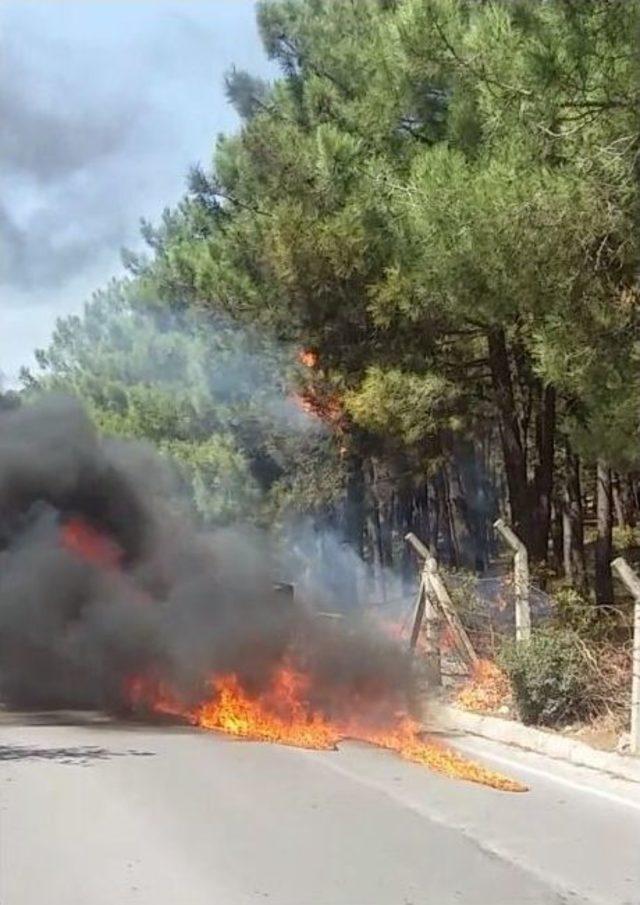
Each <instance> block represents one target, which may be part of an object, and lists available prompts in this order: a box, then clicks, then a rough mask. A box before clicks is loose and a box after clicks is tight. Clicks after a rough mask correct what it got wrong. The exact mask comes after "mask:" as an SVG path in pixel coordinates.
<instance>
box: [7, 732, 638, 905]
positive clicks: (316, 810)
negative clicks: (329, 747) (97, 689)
mask: <svg viewBox="0 0 640 905" xmlns="http://www.w3.org/2000/svg"><path fill="white" fill-rule="evenodd" d="M458 746H459V747H461V748H463V749H464V750H465V752H466V753H473V754H474V755H475V756H476V757H477V758H478V759H482V760H484V761H485V762H486V763H487V764H488V765H489V766H491V767H493V768H496V769H498V768H499V769H502V770H503V772H505V773H507V774H509V775H511V776H514V777H518V778H520V779H522V780H524V781H525V782H527V783H528V784H529V785H530V787H531V791H530V792H528V793H527V794H520V795H517V794H507V793H501V792H497V791H494V790H491V789H487V788H483V787H480V786H475V785H472V784H470V783H464V782H460V781H454V780H450V779H446V778H444V777H441V776H437V775H435V774H432V773H430V772H428V771H427V770H425V769H424V768H421V767H418V766H415V765H412V764H408V763H404V762H402V761H400V760H399V759H398V758H397V757H396V756H395V755H393V754H391V753H388V752H385V751H379V750H376V749H372V748H368V747H365V746H362V745H356V744H346V745H344V746H343V747H342V748H341V750H340V751H338V752H333V751H301V750H296V749H293V748H282V747H275V746H270V745H264V744H257V743H250V742H239V741H236V740H233V739H230V738H227V737H224V736H219V735H216V734H211V733H205V732H199V731H195V730H190V729H185V728H182V727H149V726H141V727H140V726H122V725H115V724H112V723H108V722H105V721H104V720H100V719H96V718H89V717H87V718H85V720H84V721H80V720H79V719H78V717H74V718H73V720H72V721H71V720H70V721H69V722H68V724H66V723H65V719H64V718H63V717H61V716H60V715H58V716H57V717H56V718H53V717H50V716H49V717H40V718H37V717H30V718H29V719H27V718H24V717H20V716H17V715H14V716H13V717H5V718H3V720H2V722H1V723H0V903H1V905H36V903H37V905H129V903H131V905H134V903H135V905H169V903H171V905H249V903H264V905H427V903H429V905H448V903H456V905H458V903H474V905H488V903H491V905H500V903H504V905H518V903H532V905H546V903H582V902H593V903H617V905H618V903H640V785H636V784H632V783H625V782H623V781H618V780H614V779H612V778H608V777H605V776H600V775H598V774H595V773H593V772H592V771H589V770H585V769H579V768H573V767H569V766H567V765H560V764H558V763H556V762H553V761H548V760H546V759H543V758H541V757H538V756H536V755H532V754H525V753H518V752H516V751H515V750H514V749H512V748H507V747H501V746H495V745H491V744H489V743H481V742H480V741H478V740H471V739H461V740H459V741H458Z"/></svg>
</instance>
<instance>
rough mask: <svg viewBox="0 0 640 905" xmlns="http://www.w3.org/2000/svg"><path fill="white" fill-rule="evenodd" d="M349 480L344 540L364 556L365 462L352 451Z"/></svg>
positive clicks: (345, 508) (347, 483)
mask: <svg viewBox="0 0 640 905" xmlns="http://www.w3.org/2000/svg"><path fill="white" fill-rule="evenodd" d="M346 466H347V468H346V470H347V480H346V493H345V507H344V532H343V535H344V541H345V543H347V544H349V546H350V547H353V549H354V550H355V551H356V553H357V554H358V556H362V542H363V537H364V524H365V509H364V462H363V459H362V456H360V455H358V454H357V453H351V454H350V455H349V458H348V459H347V462H346Z"/></svg>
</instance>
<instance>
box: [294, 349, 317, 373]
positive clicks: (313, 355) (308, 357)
mask: <svg viewBox="0 0 640 905" xmlns="http://www.w3.org/2000/svg"><path fill="white" fill-rule="evenodd" d="M298 361H299V362H300V364H303V365H304V366H305V367H306V368H315V367H316V366H317V364H318V353H317V352H314V351H313V349H300V351H299V352H298Z"/></svg>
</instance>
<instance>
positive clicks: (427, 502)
mask: <svg viewBox="0 0 640 905" xmlns="http://www.w3.org/2000/svg"><path fill="white" fill-rule="evenodd" d="M258 18H259V25H260V29H261V33H262V36H263V41H264V46H265V49H266V51H267V53H268V54H269V56H270V57H271V58H272V59H273V60H274V61H275V62H276V63H277V64H278V66H279V68H280V72H281V75H280V77H279V78H278V79H276V80H275V81H274V82H273V83H272V84H269V85H267V84H265V83H264V82H262V81H259V80H256V79H253V78H252V77H251V76H250V75H249V74H247V73H241V72H232V73H231V74H230V75H229V78H228V83H227V88H228V95H229V99H230V101H231V102H232V103H233V104H234V106H235V107H236V110H237V111H238V113H239V115H240V117H241V119H242V126H241V129H240V130H239V131H238V132H237V134H234V135H229V136H224V137H222V138H220V139H219V140H218V142H217V144H216V147H215V153H214V159H213V164H212V167H211V169H210V170H208V171H201V170H195V171H194V172H193V173H192V175H191V178H190V182H189V191H188V193H187V195H186V197H185V198H184V200H183V201H182V203H181V204H180V205H179V206H178V207H177V208H176V209H175V210H172V211H167V212H166V214H165V216H164V217H163V219H162V222H161V223H160V224H159V225H158V226H151V225H149V224H144V226H143V234H144V237H145V239H146V241H147V243H148V246H149V254H148V255H147V256H139V255H134V254H130V253H129V254H128V255H127V265H128V268H129V271H130V277H129V279H128V280H127V281H126V282H125V283H124V284H114V285H113V286H111V287H110V288H109V289H107V290H106V291H105V292H103V293H100V294H98V296H96V298H95V299H94V301H93V302H91V303H90V304H89V305H88V307H87V309H86V312H85V315H84V317H82V318H72V319H69V320H67V321H65V322H62V323H61V324H60V325H59V327H58V331H57V333H56V335H55V337H54V340H53V342H52V345H51V347H50V348H49V349H48V350H47V351H46V352H43V353H41V355H40V365H41V371H40V373H39V374H36V375H30V376H29V377H28V378H27V379H28V380H30V381H31V383H32V385H40V386H41V385H50V384H53V385H55V386H56V387H59V388H67V389H68V388H71V389H73V391H75V392H78V393H79V394H80V395H81V396H83V397H84V398H86V399H87V400H88V402H89V404H90V406H91V408H92V411H93V412H94V414H95V417H96V419H97V420H98V422H99V423H100V424H101V426H103V427H104V428H105V429H107V430H110V431H112V432H115V433H121V434H127V435H128V434H133V435H135V436H140V437H146V438H149V439H150V440H152V441H153V442H154V443H157V444H158V445H159V446H160V447H161V448H163V449H165V450H167V452H169V453H172V454H174V455H176V456H177V457H178V458H179V459H181V460H182V461H183V462H184V463H186V464H187V465H188V466H189V467H190V471H188V473H189V474H190V475H191V478H190V480H192V481H193V487H194V492H195V494H196V496H197V498H198V500H199V507H200V510H201V512H202V513H203V517H204V518H206V519H209V520H212V521H216V520H220V519H228V518H230V517H231V516H232V515H233V514H236V513H244V514H246V513H247V512H248V511H251V512H255V511H257V510H258V509H259V510H260V511H261V512H262V514H263V515H262V517H264V518H268V517H271V516H272V515H273V514H274V513H279V512H281V511H282V510H283V508H284V509H289V510H291V509H293V510H297V511H304V512H307V513H311V514H313V515H314V516H315V517H316V518H317V519H320V520H327V519H328V520H329V521H330V522H331V523H333V524H335V525H339V526H340V528H341V530H342V532H343V535H344V537H345V539H346V540H347V541H348V542H349V543H350V544H352V545H353V547H354V548H355V549H356V550H358V551H359V552H363V553H364V555H365V557H367V558H368V559H370V560H372V561H373V562H374V563H377V564H379V565H387V564H390V563H392V562H394V561H395V560H396V559H397V558H398V556H399V555H400V554H399V551H400V550H401V549H402V544H401V542H400V541H401V538H402V535H403V534H404V533H405V532H406V531H407V530H414V531H416V532H417V533H418V534H419V535H421V536H422V537H424V538H425V540H428V541H429V542H430V544H431V545H432V546H433V547H434V549H437V550H438V551H439V554H440V556H441V557H443V558H444V559H445V560H447V561H448V562H450V563H452V564H454V565H463V566H468V567H473V568H476V569H480V570H482V569H484V568H486V566H487V565H488V562H489V559H490V557H491V555H492V552H493V547H492V544H493V540H492V535H491V522H492V520H493V519H494V518H495V517H496V515H497V514H498V512H499V511H501V510H502V511H507V512H508V515H509V518H510V519H511V521H512V523H513V524H514V526H515V528H516V530H517V531H518V532H519V534H520V535H521V537H522V538H523V539H524V540H525V542H526V544H527V546H528V548H529V550H530V553H531V555H532V557H533V558H534V559H536V560H538V561H539V562H541V563H544V562H546V561H547V560H549V561H550V564H551V565H552V566H553V568H555V569H556V571H558V572H560V573H562V574H564V575H565V576H566V577H567V579H568V580H569V581H571V582H572V583H573V584H574V585H576V587H579V588H580V589H581V590H584V589H585V586H586V585H587V584H588V583H589V581H590V577H589V576H590V573H591V571H592V569H591V566H590V563H589V562H587V560H588V557H587V558H585V541H584V522H585V518H587V517H593V518H594V519H595V518H596V516H597V526H596V539H595V544H594V549H595V556H594V560H593V562H594V565H595V591H596V598H597V599H598V601H599V602H601V603H607V602H610V599H611V596H612V586H611V576H610V571H609V561H610V559H611V543H612V540H611V538H612V522H613V519H614V515H615V520H616V522H617V524H618V526H619V527H620V528H628V527H629V526H631V527H633V525H634V524H635V519H636V516H637V510H638V503H639V491H640V482H639V480H638V477H639V472H638V471H637V469H639V468H640V465H639V462H638V413H639V411H640V394H639V386H638V380H639V376H640V370H639V368H638V365H639V361H638V357H639V352H640V344H639V339H640V327H639V319H638V313H639V310H640V308H639V284H638V276H637V274H638V246H637V238H638V178H639V176H640V173H639V164H638V160H639V159H640V128H639V124H640V119H639V114H640V97H639V93H640V89H639V88H638V86H639V85H640V79H639V78H638V75H639V74H638V71H637V69H638V58H637V41H638V37H639V35H640V31H639V27H640V7H639V4H638V2H637V0H581V2H574V0H549V2H544V3H534V2H526V0H517V2H514V0H493V2H488V3H481V2H476V0H395V2H394V0H391V2H389V0H358V2H355V3H347V2H344V0H274V2H262V3H260V4H259V5H258ZM231 324H233V327H232V326H230V325H231ZM275 349H289V350H293V351H295V350H300V351H304V352H306V355H305V356H303V358H304V359H305V361H306V362H307V366H306V367H304V366H303V367H298V368H296V367H294V366H292V365H291V359H292V358H294V354H293V353H292V354H289V353H287V354H286V355H285V354H284V353H277V354H276V352H275V351H274V350H275ZM238 356H239V357H238ZM249 359H250V360H251V361H252V362H253V363H254V366H255V373H254V374H250V375H249V382H247V373H246V370H247V369H246V367H245V365H244V364H241V365H238V362H239V361H242V362H246V361H248V360H249ZM284 359H286V361H285V360H284ZM234 363H235V364H234ZM234 368H235V371H236V373H235V375H234ZM249 370H251V369H249ZM230 372H231V373H230ZM216 375H217V376H216ZM224 375H227V377H225V378H224V379H222V378H223V377H224ZM229 375H230V376H229ZM274 388H275V390H277V393H276V396H277V397H278V398H279V399H280V400H281V401H282V400H286V399H287V397H288V395H289V394H290V393H298V394H301V397H302V399H303V401H304V402H305V404H306V405H307V408H309V407H311V408H314V409H315V410H316V412H317V413H318V415H319V416H320V417H321V418H322V419H323V420H324V422H325V424H326V430H325V432H324V433H321V434H318V433H317V432H313V431H311V432H308V431H306V430H293V431H291V430H290V429H288V428H287V429H285V425H284V424H283V423H279V421H278V418H277V417H275V416H274V415H273V413H272V412H271V410H270V408H269V404H267V401H266V400H267V398H268V399H270V400H273V399H274V398H275V397H274V394H273V391H274Z"/></svg>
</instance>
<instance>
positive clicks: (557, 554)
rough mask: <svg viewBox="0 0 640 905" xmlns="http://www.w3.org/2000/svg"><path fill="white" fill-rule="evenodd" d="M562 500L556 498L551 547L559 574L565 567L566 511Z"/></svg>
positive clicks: (552, 519)
mask: <svg viewBox="0 0 640 905" xmlns="http://www.w3.org/2000/svg"><path fill="white" fill-rule="evenodd" d="M563 508H564V507H563V505H562V500H560V499H554V502H553V508H552V513H551V547H552V550H553V567H554V569H555V571H556V572H557V574H558V575H560V574H562V572H563V568H564V512H563Z"/></svg>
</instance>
